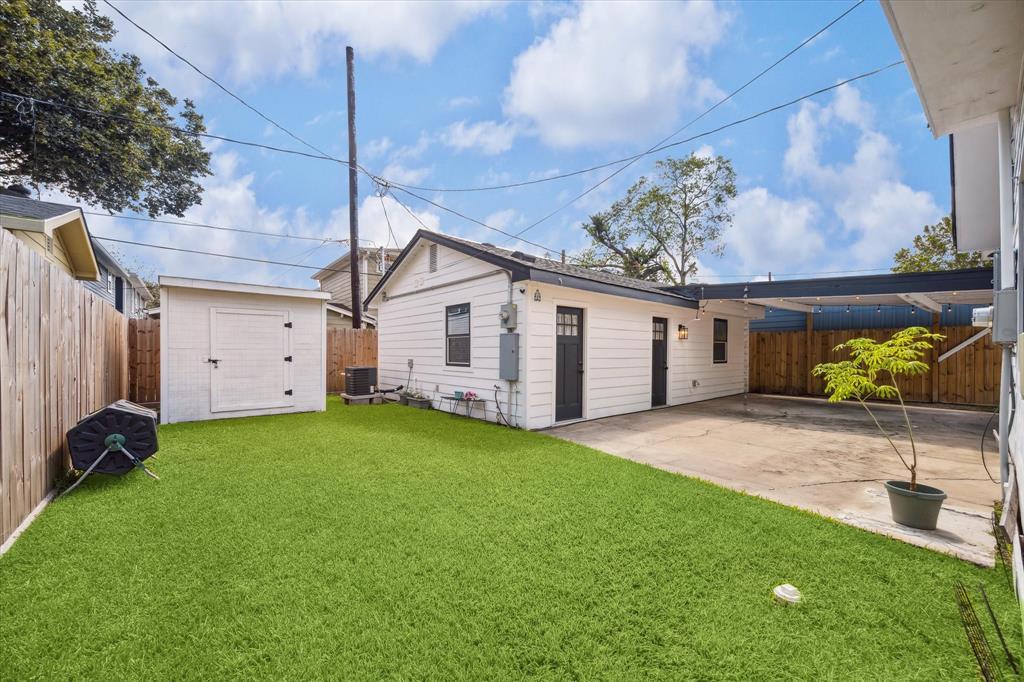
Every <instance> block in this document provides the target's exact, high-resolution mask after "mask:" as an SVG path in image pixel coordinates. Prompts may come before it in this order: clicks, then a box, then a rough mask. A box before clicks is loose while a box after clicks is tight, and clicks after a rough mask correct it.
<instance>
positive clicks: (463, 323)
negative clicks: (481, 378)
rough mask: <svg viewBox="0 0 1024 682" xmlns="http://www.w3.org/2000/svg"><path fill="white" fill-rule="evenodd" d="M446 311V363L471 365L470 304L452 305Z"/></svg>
mask: <svg viewBox="0 0 1024 682" xmlns="http://www.w3.org/2000/svg"><path fill="white" fill-rule="evenodd" d="M444 312H445V364H448V365H456V366H459V367H469V304H468V303H460V304H459V305H450V306H448V307H447V308H445V309H444Z"/></svg>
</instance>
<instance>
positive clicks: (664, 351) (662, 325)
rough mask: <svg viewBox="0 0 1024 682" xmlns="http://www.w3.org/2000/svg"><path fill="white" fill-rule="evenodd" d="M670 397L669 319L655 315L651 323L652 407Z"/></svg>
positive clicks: (662, 403)
mask: <svg viewBox="0 0 1024 682" xmlns="http://www.w3.org/2000/svg"><path fill="white" fill-rule="evenodd" d="M667 399H668V320H666V319H665V318H664V317H655V318H654V320H653V323H652V325H651V407H658V406H659V405H664V404H665V402H666V400H667Z"/></svg>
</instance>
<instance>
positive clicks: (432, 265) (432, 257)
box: [428, 244, 437, 272]
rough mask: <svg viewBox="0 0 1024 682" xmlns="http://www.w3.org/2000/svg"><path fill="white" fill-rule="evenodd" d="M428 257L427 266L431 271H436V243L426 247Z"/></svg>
mask: <svg viewBox="0 0 1024 682" xmlns="http://www.w3.org/2000/svg"><path fill="white" fill-rule="evenodd" d="M428 257H429V260H430V267H429V268H428V269H429V270H430V271H431V272H437V244H431V245H430V248H429V249H428Z"/></svg>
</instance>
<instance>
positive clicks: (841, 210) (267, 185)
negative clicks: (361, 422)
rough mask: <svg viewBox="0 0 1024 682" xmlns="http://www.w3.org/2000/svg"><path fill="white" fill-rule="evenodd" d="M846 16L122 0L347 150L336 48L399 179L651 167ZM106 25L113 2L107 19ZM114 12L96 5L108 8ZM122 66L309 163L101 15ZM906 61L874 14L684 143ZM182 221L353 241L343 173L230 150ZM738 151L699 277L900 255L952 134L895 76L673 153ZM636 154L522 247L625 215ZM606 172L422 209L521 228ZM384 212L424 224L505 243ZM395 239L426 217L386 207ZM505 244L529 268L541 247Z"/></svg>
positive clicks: (216, 153) (720, 7) (860, 265)
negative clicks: (729, 213)
mask: <svg viewBox="0 0 1024 682" xmlns="http://www.w3.org/2000/svg"><path fill="white" fill-rule="evenodd" d="M851 4H852V3H846V2H843V3H823V2H812V3H796V2H791V3H768V2H763V3H760V2H759V3H718V4H712V3H696V4H689V3H651V4H643V3H630V4H617V3H611V2H606V3H590V4H573V3H535V2H534V3H526V2H524V3H509V4H491V3H479V4H478V3H470V2H463V3H457V4H433V3H411V4H402V3H387V4H378V5H369V4H365V5H364V4H357V3H345V4H332V3H290V4H276V3H270V2H264V3H256V4H247V3H241V2H237V3H228V2H222V3H205V4H204V3H195V4H193V3H180V2H179V3H170V2H149V3H136V2H120V3H118V6H119V7H120V8H121V9H122V10H123V11H124V12H125V13H126V14H128V15H129V16H131V17H132V18H133V19H135V20H136V21H137V22H138V23H140V24H141V25H142V26H145V27H146V28H148V29H149V30H151V31H152V32H153V33H154V34H156V35H157V36H158V37H160V38H161V39H163V40H164V41H165V42H167V43H168V44H169V45H171V46H172V47H174V48H175V49H177V50H178V51H180V52H181V53H183V54H184V55H186V56H187V57H189V58H190V59H192V60H193V61H194V62H195V63H196V64H197V65H199V66H200V67H201V68H203V69H205V70H207V72H209V73H211V74H212V75H214V76H215V77H216V78H217V79H219V80H221V81H222V82H223V83H225V84H226V85H228V86H229V87H231V88H232V89H234V90H235V91H236V92H238V93H239V94H240V95H242V96H243V97H245V98H246V99H247V100H249V101H250V102H251V103H252V104H253V105H254V106H256V107H257V108H259V109H260V110H262V111H264V112H265V113H266V114H268V115H269V116H270V117H272V118H274V119H275V120H277V121H278V122H280V123H281V124H283V125H284V126H285V127H287V128H289V129H291V130H293V131H294V132H296V133H297V134H298V135H300V136H301V137H304V138H305V139H307V140H309V141H310V142H312V143H313V144H315V145H317V146H319V147H322V148H324V149H325V150H327V151H329V152H331V153H332V154H334V155H336V156H341V157H344V156H345V155H346V153H347V152H346V149H347V148H346V143H345V139H346V138H345V106H344V103H345V68H344V46H345V45H346V44H351V45H353V46H354V48H355V50H356V59H357V71H356V73H357V92H358V104H357V110H358V137H359V145H360V161H361V163H362V164H363V165H364V166H366V167H367V168H369V169H371V170H372V171H374V172H376V173H379V174H381V175H384V176H387V177H392V178H394V179H396V180H398V181H404V182H408V183H411V184H417V185H424V186H429V187H444V188H453V187H472V186H480V185H488V184H494V183H501V182H507V181H516V180H521V179H529V178H534V177H541V176H543V175H544V174H552V173H557V172H566V171H571V170H575V169H577V168H583V167H588V166H591V165H594V164H598V163H603V162H605V161H609V160H612V159H616V158H621V157H624V156H628V155H631V154H635V153H637V152H638V151H642V150H643V149H646V148H647V147H649V146H651V145H652V144H654V143H655V142H656V141H658V140H660V139H661V138H663V137H665V136H666V135H668V134H669V133H671V132H672V131H673V130H676V129H677V128H679V127H681V126H682V125H683V123H685V122H686V121H687V120H689V119H690V118H692V117H694V116H696V115H697V114H698V113H700V112H701V111H703V109H704V108H706V107H707V106H708V105H709V104H710V103H712V102H713V101H715V99H716V97H720V96H721V95H722V94H723V93H725V92H729V91H731V90H732V89H734V88H735V87H737V86H738V85H739V84H741V83H743V82H744V81H746V80H747V79H748V78H750V77H751V76H752V75H754V74H755V73H757V72H758V71H760V70H761V69H762V68H764V67H765V66H767V65H768V64H770V63H771V62H773V61H774V60H775V59H777V58H778V57H779V56H781V55H782V54H784V53H785V52H786V51H788V50H789V49H791V48H792V47H794V46H795V45H797V44H798V43H799V42H800V41H801V40H803V39H804V38H806V37H807V36H809V35H811V34H812V33H814V32H815V31H816V30H818V29H819V28H820V27H821V26H823V25H825V24H826V23H828V21H830V20H831V19H832V18H834V17H835V16H837V15H838V14H840V13H841V12H842V11H843V10H844V9H845V8H847V7H849V6H850V5H851ZM101 9H106V8H104V7H101ZM106 11H108V12H110V10H109V9H106ZM115 22H116V25H117V27H118V29H119V34H118V36H117V38H116V39H115V42H114V45H115V47H116V48H117V49H121V50H126V51H132V52H134V53H136V54H138V55H139V56H140V57H141V58H142V60H143V63H144V65H145V66H146V68H147V70H148V71H149V72H150V73H151V74H152V75H153V76H154V77H156V78H157V79H158V80H159V81H160V82H161V83H162V84H164V85H166V86H168V87H169V88H170V89H171V90H172V92H174V93H175V94H176V95H178V96H179V97H191V98H193V99H195V100H196V102H197V104H198V107H199V109H200V111H201V112H202V113H203V114H204V115H205V117H206V119H207V121H208V124H209V127H210V129H211V132H215V133H218V134H223V135H228V136H232V137H237V138H242V139H249V140H255V141H259V142H262V143H265V144H270V145H277V146H284V147H291V148H301V147H300V146H299V145H298V143H296V142H295V141H294V140H291V139H290V138H288V137H287V136H286V135H284V134H283V133H280V132H279V131H276V130H274V129H273V128H272V127H270V126H268V125H267V124H266V122H265V121H263V120H261V119H260V118H259V117H257V116H256V115H255V114H253V113H252V112H250V111H248V110H246V109H245V108H244V107H242V106H241V105H240V104H238V103H237V102H235V101H234V100H232V99H231V98H229V97H228V96H226V95H225V94H223V93H222V92H220V91H219V90H217V89H216V88H214V87H213V86H212V85H210V84H209V83H207V82H206V81H204V80H202V79H201V78H200V77H199V76H197V75H196V74H195V73H194V72H192V71H191V70H190V69H189V68H188V67H187V66H185V65H183V64H181V63H180V62H178V61H177V60H176V59H175V58H174V57H173V56H171V55H169V54H168V53H166V52H165V51H163V49H162V48H161V47H160V46H159V45H157V44H155V43H154V42H152V41H151V40H150V39H149V38H148V37H146V36H145V35H143V34H142V33H140V32H139V31H138V30H137V29H135V28H134V27H132V26H131V25H129V24H127V23H125V22H124V21H123V20H121V19H120V18H117V17H115ZM898 59H900V54H899V51H898V49H897V46H896V44H895V41H894V40H893V37H892V35H891V33H890V31H889V28H888V25H887V23H886V21H885V18H884V16H883V13H882V11H881V8H880V7H879V6H878V5H877V3H874V2H865V3H864V4H862V5H861V6H860V7H858V8H857V9H855V10H854V11H853V12H852V13H851V14H850V15H848V16H847V17H846V18H845V19H843V20H842V21H841V22H839V23H838V24H836V25H835V26H834V27H832V28H831V29H829V31H828V32H827V33H826V34H824V35H823V36H821V37H820V38H818V39H817V40H815V41H814V42H813V43H812V44H810V45H809V46H807V47H805V48H804V49H802V50H801V51H799V52H797V53H796V54H795V55H793V56H792V57H790V58H789V59H788V60H787V61H786V62H784V63H783V64H782V65H780V66H779V67H777V68H776V69H775V70H774V71H772V72H771V73H769V74H768V75H767V76H765V77H763V78H762V79H761V80H759V81H758V82H757V83H755V84H754V85H752V86H751V87H749V88H748V89H747V90H745V91H744V92H743V93H741V94H740V95H739V96H737V97H736V98H735V99H733V100H731V101H730V102H728V103H726V104H725V105H723V106H722V107H720V108H719V109H717V110H716V111H715V112H714V113H712V114H711V115H709V116H707V117H705V118H704V119H703V120H702V121H700V122H699V123H697V124H695V125H694V126H693V127H692V128H690V129H688V130H687V131H686V133H685V134H684V135H682V136H680V137H686V136H688V135H692V134H695V133H698V132H702V131H705V130H709V129H712V128H715V127H717V126H719V125H722V124H724V123H727V122H729V121H732V120H735V119H737V118H741V117H744V116H747V115H749V114H751V113H754V112H756V111H759V110H761V109H765V108H767V107H770V106H773V105H775V104H778V103H781V102H784V101H786V100H789V99H792V98H795V97H798V96H800V95H803V94H806V93H808V92H810V91H813V90H816V89H818V88H820V87H823V86H828V85H832V84H834V83H836V82H838V81H840V80H843V79H845V78H848V77H850V76H853V75H856V74H859V73H862V72H865V71H868V70H871V69H874V68H877V67H880V66H883V65H885V64H889V63H891V62H893V61H896V60H898ZM209 148H210V150H211V151H212V153H213V164H212V166H213V170H214V172H215V175H214V176H213V177H211V178H208V179H207V180H206V181H205V186H206V192H205V194H204V199H203V204H202V206H198V207H195V208H193V209H192V210H190V211H189V213H188V215H187V216H186V219H187V220H192V221H196V222H206V223H214V224H220V225H229V226H238V227H246V228H252V229H257V230H265V231H270V232H287V233H293V234H303V235H307V236H315V237H331V238H343V237H346V236H347V230H348V223H347V192H348V187H347V173H346V169H345V168H344V167H343V166H340V165H338V164H335V163H331V162H325V161H318V160H311V159H306V158H301V157H296V156H290V155H285V154H278V153H274V152H269V151H261V150H257V149H251V148H246V147H239V146H237V145H232V144H228V143H216V144H211V145H209ZM691 152H694V153H699V154H707V153H715V154H722V155H725V156H727V157H729V158H730V159H731V160H732V162H733V164H734V167H735V169H736V172H737V175H738V186H739V190H740V194H739V196H738V197H737V200H736V202H735V205H734V207H733V208H734V212H735V220H734V223H733V225H732V227H731V228H730V229H729V230H728V231H727V233H726V235H725V238H724V241H725V246H726V248H725V255H724V256H723V257H721V258H718V257H714V256H706V257H704V258H702V259H701V263H700V265H701V268H700V272H699V274H698V279H704V280H707V281H725V280H728V279H735V278H736V276H740V278H742V279H747V278H750V277H753V276H764V275H765V274H767V272H768V271H772V272H773V273H775V274H787V273H810V272H814V273H817V272H831V271H839V270H864V271H867V270H872V269H884V268H887V267H888V265H889V264H890V262H891V257H892V254H893V252H894V251H895V249H896V248H898V247H900V246H903V245H906V244H908V243H909V242H910V240H911V238H912V237H913V235H914V234H915V233H916V232H917V231H918V230H919V229H920V228H921V226H922V225H923V224H924V223H926V222H933V221H934V220H936V219H937V218H939V217H940V216H941V215H943V214H944V213H946V212H947V211H948V207H949V177H948V157H947V147H946V143H945V141H944V140H933V139H932V136H931V134H930V133H929V131H928V130H927V127H926V124H925V120H924V117H923V114H922V112H921V108H920V105H919V103H918V100H917V97H916V95H915V93H914V90H913V86H912V84H911V81H910V77H909V75H908V73H907V71H906V69H905V67H903V66H897V67H895V68H893V69H890V70H888V71H886V72H884V73H882V74H880V75H877V76H874V77H872V78H869V79H866V80H862V81H859V82H857V83H856V84H854V85H852V86H846V87H844V88H842V89H840V90H837V91H833V92H831V93H829V94H826V95H823V96H820V97H817V98H815V99H814V100H813V101H810V102H805V103H803V104H801V105H796V106H793V107H790V108H788V109H785V110H783V111H780V112H777V113H773V114H770V115H768V116H765V117H763V118H761V119H758V120H756V121H752V122H749V123H745V124H742V125H739V126H736V127H734V128H731V129H729V130H727V131H723V132H721V133H717V134H713V135H709V136H707V137H705V138H702V139H699V140H696V141H694V142H692V143H688V144H685V145H681V146H679V147H677V148H675V149H674V150H672V152H666V153H671V154H673V155H679V156H681V155H685V154H688V153H691ZM656 158H659V156H652V157H649V158H647V159H645V160H643V161H641V162H638V163H636V164H635V165H633V166H632V167H630V168H629V169H628V170H626V171H625V172H623V173H622V174H620V175H619V176H617V177H616V178H614V179H613V180H612V181H610V182H608V183H607V184H605V185H604V186H603V187H601V188H600V189H599V190H598V191H595V192H594V193H592V194H591V195H589V196H588V197H586V198H585V199H583V200H581V201H579V202H578V203H576V204H575V205H573V206H572V207H570V208H568V209H566V210H564V211H562V212H561V213H559V214H558V215H556V216H554V217H552V218H551V219H549V220H548V221H546V222H545V223H543V224H542V225H540V226H538V227H536V228H534V229H532V230H530V232H528V233H527V234H526V235H525V236H526V237H528V238H529V239H530V240H531V241H534V242H537V243H539V244H542V245H544V246H546V247H550V248H551V249H554V250H556V249H560V248H565V249H567V250H568V251H569V252H570V253H572V252H573V251H574V250H577V249H579V248H581V247H583V246H585V245H586V239H585V236H584V234H583V233H582V230H581V229H580V228H579V225H580V223H581V222H582V221H583V220H585V219H586V217H587V216H588V215H590V214H591V213H593V212H596V211H598V210H602V209H604V208H606V207H607V206H608V205H609V204H610V203H611V202H612V201H614V200H615V199H617V198H619V197H620V196H621V195H622V194H623V193H624V192H625V190H626V188H627V187H628V186H629V185H630V184H632V182H634V181H635V180H636V179H637V178H638V177H639V176H640V175H643V174H647V173H650V172H651V171H652V169H653V161H654V160H655V159H656ZM609 170H611V169H605V170H604V171H595V172H593V173H588V174H584V175H581V176H577V177H573V178H568V179H564V180H558V181H553V182H547V183H543V184H539V185H535V186H532V187H529V188H523V189H517V190H501V191H494V192H481V193H473V194H460V193H452V192H430V193H427V196H429V198H431V199H432V200H433V201H436V202H438V203H440V204H443V205H445V206H448V207H451V208H453V209H456V210H458V211H460V212H462V213H465V214H467V215H470V216H473V217H475V218H478V219H480V220H482V221H484V222H486V223H488V224H490V225H493V226H496V227H500V228H503V229H505V230H507V231H511V232H517V231H518V230H520V229H522V228H523V227H525V226H526V225H529V224H530V223H532V222H533V221H534V220H536V219H538V218H540V217H541V216H543V215H545V214H547V213H549V212H550V211H551V210H553V209H554V208H557V207H558V206H560V205H561V204H562V203H564V202H565V201H566V200H568V199H569V198H571V197H573V196H575V195H576V194H578V193H579V192H580V191H582V190H583V189H585V188H586V187H589V186H590V185H592V184H594V183H595V182H596V181H597V180H599V179H601V178H602V177H604V174H606V173H608V172H609ZM396 196H397V197H398V198H400V199H402V201H404V202H406V203H407V205H408V206H409V207H410V208H411V209H412V210H413V211H414V212H415V213H416V214H417V216H418V217H419V218H420V220H422V221H423V222H424V223H426V224H427V225H428V226H430V227H431V228H434V229H439V230H441V231H443V232H447V233H451V234H456V235H462V236H466V237H469V238H472V239H479V240H482V241H489V242H493V243H497V244H505V243H507V244H509V245H512V244H516V242H514V241H512V240H508V239H507V238H506V237H503V236H502V235H500V234H496V233H493V232H489V231H488V230H486V229H485V228H482V227H479V226H477V225H473V224H472V223H468V222H466V221H464V220H462V219H460V218H456V217H455V216H453V215H451V214H449V213H446V212H444V211H441V210H439V209H437V208H434V207H432V206H429V205H427V204H425V203H423V202H421V201H418V200H415V199H412V198H410V197H408V196H404V195H402V194H401V193H396ZM384 207H385V208H386V210H387V214H388V216H389V217H390V219H391V221H392V226H393V227H394V229H395V232H397V236H398V237H399V239H400V240H403V241H404V240H405V239H406V238H408V236H409V235H411V234H412V233H413V232H414V231H415V228H416V227H419V225H418V223H417V222H416V221H415V220H414V219H413V218H412V217H411V216H410V215H409V214H408V213H407V212H406V211H405V210H404V209H403V208H401V207H400V206H399V205H398V204H397V203H395V200H394V199H393V198H391V197H388V198H386V199H384ZM360 208H361V212H360V215H361V226H362V236H363V237H364V238H366V239H367V240H370V241H372V242H373V243H375V244H377V245H382V244H384V243H386V242H387V241H388V240H389V234H388V230H387V227H386V224H385V220H384V215H383V210H382V206H381V200H380V199H379V198H378V197H377V196H376V195H374V194H373V187H372V186H371V185H370V183H369V182H367V180H366V178H365V177H361V178H360ZM90 227H91V229H92V231H93V232H94V233H95V234H97V235H108V236H114V237H118V238H123V239H130V240H137V241H144V242H151V243H159V244H167V245H174V246H179V247H184V248H196V249H204V250H211V251H220V252H226V253H235V254H239V255H247V256H251V257H256V258H270V259H274V260H284V261H293V262H299V261H301V262H302V263H305V264H309V265H324V264H326V263H328V262H329V261H331V260H332V259H334V258H336V257H337V256H338V255H340V254H341V253H342V252H343V251H344V247H342V246H340V245H338V244H332V243H328V244H326V245H323V246H320V247H319V248H317V247H318V243H317V242H309V241H297V240H290V239H274V238H260V237H253V236H244V237H243V236H241V235H238V234H232V233H224V232H212V231H208V230H202V229H192V228H176V227H170V226H166V225H147V224H144V223H131V222H129V221H124V220H112V219H107V218H98V217H95V218H90ZM115 248H116V249H117V250H118V251H119V252H120V253H121V254H123V256H124V257H125V259H126V260H127V261H128V263H129V265H130V266H132V267H136V268H138V269H139V270H140V271H142V272H144V273H145V274H147V275H153V274H169V275H188V276H200V277H210V278H216V279H229V280H241V281H247V282H254V283H274V284H280V285H289V286H312V285H313V282H312V281H311V280H310V279H309V276H310V275H311V274H312V271H309V270H301V269H297V268H286V267H279V266H264V265H257V264H249V263H242V262H239V261H230V260H225V259H217V258H209V257H202V256H192V255H186V254H175V253H172V252H165V251H156V250H153V249H145V248H142V247H128V246H122V245H117V246H116V247H115ZM518 248H522V249H523V250H528V251H533V252H537V251H539V249H537V248H536V247H534V246H529V245H525V244H518Z"/></svg>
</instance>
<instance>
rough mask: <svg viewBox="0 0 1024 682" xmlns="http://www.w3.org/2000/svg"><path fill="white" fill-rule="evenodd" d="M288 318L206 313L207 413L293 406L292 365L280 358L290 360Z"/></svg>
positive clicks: (276, 313) (249, 312) (247, 312)
mask: <svg viewBox="0 0 1024 682" xmlns="http://www.w3.org/2000/svg"><path fill="white" fill-rule="evenodd" d="M288 318H289V314H288V312H287V311H283V310H248V309H235V308H211V309H210V362H209V365H210V411H211V412H231V411H237V410H260V409H266V408H271V407H289V406H291V405H294V404H295V399H294V397H293V396H292V395H289V394H290V393H291V367H292V363H291V362H290V361H288V360H286V359H285V358H286V357H290V356H291V351H290V348H291V329H290V328H288V327H286V326H285V323H287V322H288ZM214 360H216V362H213V361H214ZM286 391H287V393H286Z"/></svg>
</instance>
